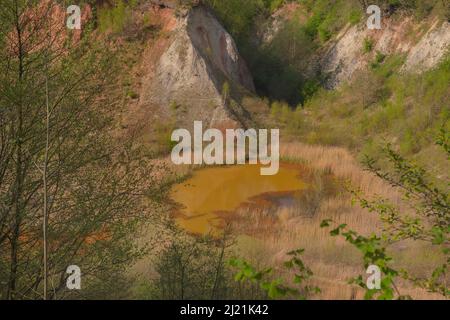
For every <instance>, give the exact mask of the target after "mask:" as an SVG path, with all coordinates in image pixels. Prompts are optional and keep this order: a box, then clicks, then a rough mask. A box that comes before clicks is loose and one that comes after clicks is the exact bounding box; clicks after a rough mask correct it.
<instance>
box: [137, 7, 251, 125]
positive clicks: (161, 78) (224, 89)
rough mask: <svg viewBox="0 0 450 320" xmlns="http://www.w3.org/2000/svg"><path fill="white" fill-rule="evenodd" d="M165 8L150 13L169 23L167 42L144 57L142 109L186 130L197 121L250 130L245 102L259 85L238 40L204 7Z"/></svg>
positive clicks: (157, 45)
mask: <svg viewBox="0 0 450 320" xmlns="http://www.w3.org/2000/svg"><path fill="white" fill-rule="evenodd" d="M163 2H164V1H163ZM163 2H161V1H158V6H154V7H152V8H150V10H151V11H153V14H154V15H157V16H159V17H161V16H164V17H165V21H164V23H163V24H164V26H165V30H164V31H165V35H166V36H163V37H161V39H160V40H158V41H157V43H156V44H152V45H151V46H150V47H149V48H148V49H147V52H146V53H145V54H144V60H146V61H144V64H146V66H147V67H146V68H145V70H144V73H145V74H144V76H143V79H144V81H143V85H142V88H141V95H140V96H141V99H140V102H139V105H140V108H141V109H147V110H151V113H152V115H153V116H154V119H164V120H165V121H166V120H168V119H169V120H173V121H175V122H176V123H177V125H179V126H185V127H186V128H190V127H191V126H192V124H193V121H194V120H202V121H203V122H204V124H205V126H206V125H208V126H214V127H219V128H225V127H236V126H239V127H241V126H246V125H247V123H248V121H249V120H250V119H249V115H248V113H247V112H246V111H245V110H244V108H242V106H241V105H240V103H239V101H240V99H241V97H242V95H243V94H251V93H252V92H254V85H253V80H252V77H251V75H250V73H249V72H248V69H247V66H246V63H245V62H244V60H243V59H242V57H241V56H240V55H239V52H238V50H237V48H236V45H235V43H234V40H233V39H232V37H231V36H230V35H229V34H228V32H227V31H226V30H225V29H224V28H223V27H222V26H221V25H220V23H219V22H218V21H217V19H216V18H215V17H214V16H213V15H212V14H211V13H210V12H209V11H208V10H207V9H206V8H204V7H203V6H195V7H192V8H185V9H179V8H178V9H177V10H174V9H172V8H171V5H170V4H169V5H168V6H165V5H164V3H163ZM161 6H162V7H163V8H161Z"/></svg>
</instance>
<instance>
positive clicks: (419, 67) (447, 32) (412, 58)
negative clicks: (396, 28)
mask: <svg viewBox="0 0 450 320" xmlns="http://www.w3.org/2000/svg"><path fill="white" fill-rule="evenodd" d="M449 46H450V23H448V22H447V21H445V22H444V23H443V24H442V25H441V26H439V25H438V23H437V22H436V23H435V25H434V26H433V27H432V28H431V29H430V30H429V31H428V33H427V34H426V35H425V36H424V37H422V39H421V40H420V42H419V43H418V44H417V45H416V46H414V47H413V48H412V49H411V51H410V52H409V54H408V58H407V59H406V63H405V65H404V67H403V70H405V71H411V72H420V71H425V70H427V69H430V68H432V67H434V66H435V65H437V64H438V63H439V61H440V60H441V59H442V57H443V56H444V55H445V54H446V53H447V52H448V51H449Z"/></svg>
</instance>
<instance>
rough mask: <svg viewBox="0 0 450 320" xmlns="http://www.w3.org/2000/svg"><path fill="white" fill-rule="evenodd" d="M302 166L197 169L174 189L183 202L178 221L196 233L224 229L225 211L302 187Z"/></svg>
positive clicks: (231, 211)
mask: <svg viewBox="0 0 450 320" xmlns="http://www.w3.org/2000/svg"><path fill="white" fill-rule="evenodd" d="M300 173H301V167H300V166H296V165H290V164H281V165H280V170H279V172H278V174H276V175H273V176H262V175H261V174H260V166H259V165H249V164H247V165H238V166H222V167H210V168H205V169H200V170H197V171H194V173H193V175H192V177H190V178H189V179H188V180H186V181H184V182H183V183H181V184H178V185H175V186H174V187H173V188H172V190H171V198H172V200H174V201H175V202H176V203H178V204H179V208H178V209H177V212H176V220H177V222H178V224H179V225H180V226H181V227H182V228H184V229H185V230H186V231H188V232H190V233H194V234H207V233H210V232H214V231H216V230H217V229H220V226H221V225H223V214H232V213H233V212H235V211H236V210H237V209H238V208H240V207H241V206H243V205H246V204H248V203H249V202H252V200H253V199H255V197H257V196H262V195H269V194H270V195H271V197H269V199H275V198H276V197H274V195H276V194H277V193H278V194H280V195H283V197H284V198H286V193H288V192H295V191H300V190H303V189H305V188H306V184H305V183H304V182H303V181H302V180H301V179H300Z"/></svg>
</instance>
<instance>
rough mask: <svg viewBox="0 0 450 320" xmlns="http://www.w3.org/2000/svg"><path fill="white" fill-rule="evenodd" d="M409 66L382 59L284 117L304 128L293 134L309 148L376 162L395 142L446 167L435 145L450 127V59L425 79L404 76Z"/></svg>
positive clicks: (407, 152)
mask: <svg viewBox="0 0 450 320" xmlns="http://www.w3.org/2000/svg"><path fill="white" fill-rule="evenodd" d="M403 61H404V59H403V57H402V56H388V57H385V56H384V55H381V54H377V56H376V58H375V60H374V61H373V62H372V63H371V67H370V68H369V69H368V70H366V71H365V72H363V73H362V74H360V75H359V76H358V79H356V80H355V81H354V82H353V84H349V85H346V86H344V87H342V88H340V89H338V90H335V91H325V90H322V89H321V90H319V91H318V92H317V93H316V94H315V95H314V96H312V98H311V99H309V100H308V101H307V102H306V103H305V105H304V108H303V110H302V111H297V110H291V116H284V117H283V118H284V119H287V122H286V123H285V126H286V128H291V129H292V128H298V129H297V130H296V131H292V130H291V134H292V135H293V136H296V137H302V138H303V139H304V140H306V141H307V142H309V143H318V144H326V145H340V146H346V147H348V148H351V149H353V150H357V151H360V152H362V153H364V152H365V153H367V152H368V153H370V154H371V155H372V156H374V157H377V154H378V153H379V148H378V147H377V146H378V145H381V144H383V143H384V142H385V141H390V142H392V143H393V144H394V145H396V146H399V147H400V148H401V151H402V153H403V154H405V155H410V156H415V157H417V158H423V159H424V160H425V161H424V162H427V161H426V159H427V158H428V157H429V156H430V155H432V156H436V158H435V162H434V163H433V164H432V166H435V167H437V168H439V167H440V168H442V167H444V166H445V163H444V161H443V159H442V156H440V155H439V154H438V153H436V148H435V147H433V146H432V145H433V143H432V142H433V136H435V135H436V133H437V132H438V131H439V130H440V128H441V126H442V125H443V124H444V125H445V126H446V128H447V129H448V128H449V125H450V112H449V109H448V100H449V95H450V93H449V88H448V83H449V82H450V59H449V58H447V59H445V60H444V61H443V62H442V63H441V64H440V65H439V66H438V67H437V68H435V69H433V70H430V71H427V72H425V73H424V74H422V75H415V74H409V75H406V74H401V73H399V72H398V71H399V69H400V67H401V65H402V63H403ZM297 113H300V116H294V115H296V114H297ZM277 114H278V113H277V112H274V113H273V115H277ZM277 119H280V118H279V117H277ZM281 123H284V122H283V121H281ZM430 166H431V164H430Z"/></svg>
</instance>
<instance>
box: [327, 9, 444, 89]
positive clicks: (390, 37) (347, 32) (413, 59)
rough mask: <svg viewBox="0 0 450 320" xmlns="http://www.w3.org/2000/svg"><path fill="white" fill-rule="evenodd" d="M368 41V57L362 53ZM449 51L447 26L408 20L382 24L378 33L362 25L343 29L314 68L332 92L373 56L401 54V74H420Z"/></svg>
mask: <svg viewBox="0 0 450 320" xmlns="http://www.w3.org/2000/svg"><path fill="white" fill-rule="evenodd" d="M365 39H370V40H369V41H371V42H372V43H373V50H372V52H371V53H364V50H363V43H364V41H365ZM449 48H450V24H449V23H448V22H443V23H442V22H441V23H439V22H438V21H434V22H433V23H432V24H431V27H429V26H426V25H425V24H417V23H415V22H413V21H412V20H411V19H409V18H404V19H402V20H400V21H386V23H385V24H384V25H383V28H382V29H381V30H368V28H367V27H366V26H365V25H359V26H352V27H347V28H345V29H344V30H343V31H342V32H341V33H340V34H339V35H338V37H337V38H336V40H335V41H334V42H333V43H332V44H331V45H330V46H329V47H328V49H327V50H326V51H325V53H324V54H323V55H322V56H321V57H320V59H319V62H318V63H319V65H318V68H319V69H320V72H321V73H322V74H324V75H326V76H327V79H328V80H327V82H326V87H327V88H329V89H333V88H335V87H337V86H339V85H340V84H342V83H345V82H348V81H351V80H352V77H353V75H354V74H355V72H356V71H358V70H361V69H363V68H366V67H367V64H368V63H369V62H370V61H373V60H374V57H375V55H376V52H380V53H382V54H385V55H391V54H403V55H405V56H406V62H405V64H404V66H403V67H402V69H401V70H402V71H403V72H422V71H426V70H428V69H430V68H433V67H434V66H436V65H437V64H438V63H439V62H440V61H441V60H442V58H443V57H444V56H445V54H446V52H448V50H449Z"/></svg>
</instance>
